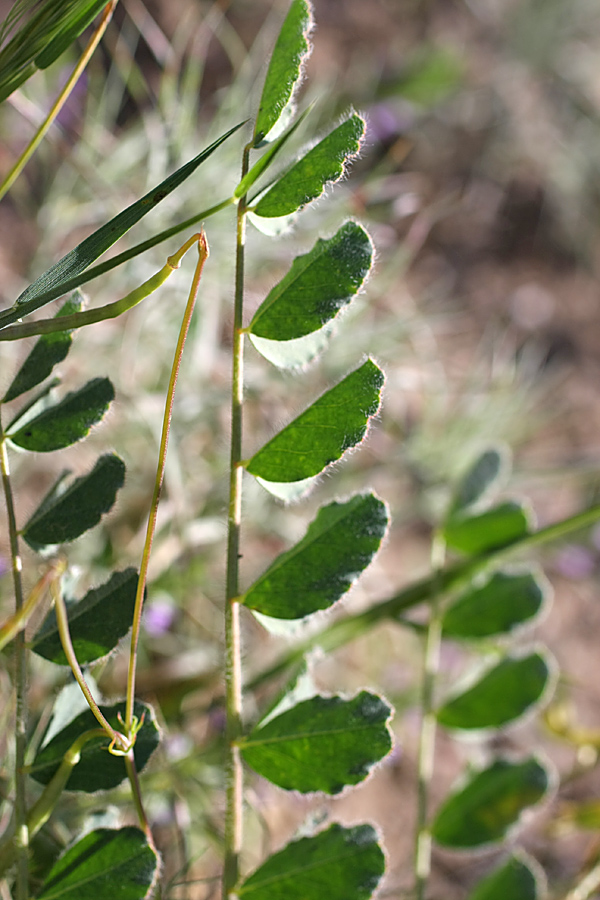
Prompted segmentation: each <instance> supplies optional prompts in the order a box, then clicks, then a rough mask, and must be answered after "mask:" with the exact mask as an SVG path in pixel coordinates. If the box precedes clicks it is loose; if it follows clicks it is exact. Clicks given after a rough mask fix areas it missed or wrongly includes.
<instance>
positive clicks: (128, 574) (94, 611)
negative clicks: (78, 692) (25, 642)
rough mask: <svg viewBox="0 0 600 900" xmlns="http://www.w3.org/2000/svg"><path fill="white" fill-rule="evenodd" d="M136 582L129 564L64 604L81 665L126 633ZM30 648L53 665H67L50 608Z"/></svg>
mask: <svg viewBox="0 0 600 900" xmlns="http://www.w3.org/2000/svg"><path fill="white" fill-rule="evenodd" d="M137 582H138V573H137V571H136V570H135V569H133V568H129V569H125V571H123V572H115V573H114V574H113V575H112V576H111V578H110V579H109V580H108V581H107V582H106V583H105V584H102V585H100V587H97V588H94V589H93V590H91V591H88V593H87V594H86V595H85V597H83V599H82V600H79V601H78V602H77V603H73V604H70V605H69V606H68V616H69V633H70V635H71V641H72V643H73V647H74V649H75V655H76V657H77V659H78V660H79V663H80V664H81V665H84V664H86V663H90V662H93V661H94V660H97V659H101V658H102V657H103V656H106V655H107V654H108V653H110V651H111V650H113V649H114V648H115V647H116V646H117V644H118V642H119V641H120V640H121V638H122V637H124V636H125V635H126V634H127V632H128V631H129V629H130V628H131V622H132V618H133V609H134V606H135V595H136V591H137ZM31 649H32V650H34V651H35V653H37V654H39V656H43V657H45V659H49V660H50V661H51V662H53V663H57V665H60V666H66V665H68V663H67V658H66V656H65V654H64V651H63V648H62V644H61V642H60V636H59V634H58V626H57V623H56V614H55V612H54V610H51V611H50V612H49V613H48V616H47V617H46V619H45V621H44V623H43V625H42V626H41V628H40V630H39V631H38V632H37V634H36V635H35V637H34V639H33V641H32V642H31Z"/></svg>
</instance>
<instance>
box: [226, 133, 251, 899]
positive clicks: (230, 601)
mask: <svg viewBox="0 0 600 900" xmlns="http://www.w3.org/2000/svg"><path fill="white" fill-rule="evenodd" d="M249 158H250V147H249V146H247V147H246V148H245V149H244V156H243V161H242V178H243V177H244V176H245V175H246V173H247V171H248V167H249ZM245 243H246V198H245V196H244V197H242V198H241V199H240V202H239V205H238V213H237V234H236V254H235V263H236V265H235V301H234V310H233V336H232V375H231V450H230V462H229V466H230V468H229V510H228V516H227V583H226V590H225V708H226V713H227V729H226V731H227V733H226V738H227V760H226V770H225V777H226V793H227V796H226V807H225V858H224V865H223V900H228V898H229V897H230V895H231V894H232V892H233V891H234V889H235V886H236V884H237V881H238V877H239V855H240V849H241V845H242V824H243V822H242V817H243V810H242V792H243V783H242V767H241V761H240V756H239V749H238V747H237V740H238V738H239V736H240V734H241V732H242V674H241V653H240V631H239V629H240V623H239V616H240V610H239V603H238V602H237V601H236V597H238V595H239V590H238V573H239V558H240V528H241V513H242V466H241V461H242V405H243V399H244V369H243V365H244V336H243V334H242V325H243V313H244V259H245Z"/></svg>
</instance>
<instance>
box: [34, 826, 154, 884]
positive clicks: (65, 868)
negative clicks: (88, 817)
mask: <svg viewBox="0 0 600 900" xmlns="http://www.w3.org/2000/svg"><path fill="white" fill-rule="evenodd" d="M158 871H159V859H158V856H157V854H156V851H155V850H153V848H152V847H151V846H150V845H149V843H148V839H147V838H146V836H145V834H144V833H143V831H140V830H139V828H133V827H132V826H127V827H125V828H119V829H118V830H114V831H113V830H111V829H108V828H99V829H98V830H97V831H90V832H89V834H86V835H85V837H83V838H82V839H81V840H80V841H78V842H77V843H76V844H74V845H73V846H72V847H69V849H68V850H67V851H66V853H64V854H63V855H62V856H61V858H60V859H59V860H58V862H56V863H55V864H54V865H53V866H52V868H51V869H50V872H49V873H48V877H47V878H46V880H45V881H44V883H43V885H42V887H41V893H39V894H37V900H104V898H108V897H114V898H115V900H117V898H118V900H144V898H145V897H147V896H149V894H150V891H151V888H152V886H153V884H154V882H155V880H156V878H157V877H158Z"/></svg>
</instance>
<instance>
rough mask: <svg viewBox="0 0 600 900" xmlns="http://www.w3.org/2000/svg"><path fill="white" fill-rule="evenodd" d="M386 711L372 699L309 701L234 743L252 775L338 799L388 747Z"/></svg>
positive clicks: (362, 695)
mask: <svg viewBox="0 0 600 900" xmlns="http://www.w3.org/2000/svg"><path fill="white" fill-rule="evenodd" d="M391 713H392V711H391V709H390V707H389V706H388V705H387V703H385V702H384V701H383V700H382V699H381V697H379V696H378V695H377V694H371V693H369V692H368V691H361V693H360V694H358V695H357V696H356V697H354V698H352V699H351V700H344V699H343V698H342V697H320V696H317V697H311V698H310V699H309V700H304V701H303V702H302V703H298V704H297V705H296V706H294V707H292V709H288V710H286V711H285V712H283V713H281V715H278V716H276V717H275V718H272V719H269V721H268V722H267V723H266V724H265V725H262V726H260V725H259V726H258V728H255V729H254V731H253V732H252V733H251V734H250V735H248V737H246V738H243V739H242V741H240V750H241V754H242V757H243V758H244V760H245V761H246V762H247V763H248V765H249V766H251V767H252V768H253V769H254V770H255V771H256V772H258V773H259V774H260V775H262V776H263V777H264V778H267V779H268V780H269V781H271V782H272V783H273V784H277V785H279V787H282V788H285V789H286V790H292V791H300V792H301V793H303V794H305V793H308V792H311V791H322V792H324V793H326V794H338V793H339V792H340V791H341V790H343V788H344V787H345V786H346V785H349V784H357V783H358V782H359V781H363V780H364V779H365V778H366V777H367V775H368V774H369V771H370V770H371V768H372V767H373V765H374V764H375V763H376V762H378V761H379V760H380V759H382V758H383V757H384V756H385V755H386V754H387V753H389V751H390V750H391V747H392V738H391V735H390V731H389V728H388V726H387V722H388V719H389V718H390V716H391Z"/></svg>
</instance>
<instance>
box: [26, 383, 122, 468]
mask: <svg viewBox="0 0 600 900" xmlns="http://www.w3.org/2000/svg"><path fill="white" fill-rule="evenodd" d="M114 397H115V389H114V387H113V386H112V383H111V381H110V380H109V379H108V378H94V379H92V381H88V383H87V384H86V385H84V386H83V387H82V388H80V389H79V390H78V391H73V392H71V393H70V394H67V396H66V397H64V398H63V399H62V400H61V401H60V402H59V403H57V404H55V405H54V406H50V407H48V408H47V409H45V410H44V411H43V412H42V413H40V414H39V415H38V416H36V417H35V418H34V419H30V420H29V421H28V422H27V424H26V425H23V427H22V428H20V429H19V430H18V431H15V432H12V433H10V434H9V437H10V440H11V441H12V443H13V444H17V446H19V447H23V448H24V449H25V450H33V451H37V452H49V451H51V450H60V449H62V448H63V447H68V446H70V445H71V444H74V443H76V442H77V441H80V440H82V438H84V437H86V435H87V434H89V431H90V429H91V427H92V426H93V425H96V424H97V423H98V422H100V420H101V419H102V418H103V417H104V415H105V413H106V411H107V410H108V407H109V406H110V404H111V402H112V401H113V400H114Z"/></svg>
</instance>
